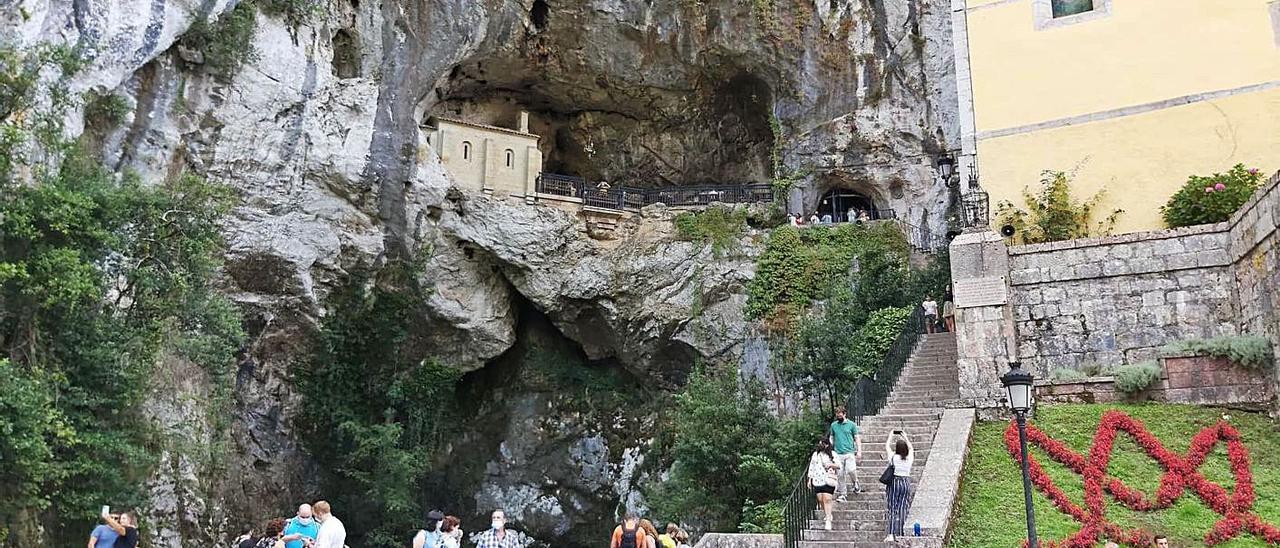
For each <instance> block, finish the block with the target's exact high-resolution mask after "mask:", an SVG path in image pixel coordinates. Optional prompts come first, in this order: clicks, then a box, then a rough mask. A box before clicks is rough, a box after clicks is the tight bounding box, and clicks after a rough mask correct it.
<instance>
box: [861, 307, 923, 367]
mask: <svg viewBox="0 0 1280 548" xmlns="http://www.w3.org/2000/svg"><path fill="white" fill-rule="evenodd" d="M911 310H912V307H910V306H903V307H897V308H881V309H880V310H877V311H875V312H872V313H871V315H870V316H869V317H867V322H866V323H864V324H863V325H862V329H860V330H858V336H857V337H856V338H855V339H854V343H853V355H852V356H851V357H850V360H849V365H848V367H847V370H848V372H849V373H850V375H851V376H853V378H855V379H856V378H860V377H865V376H868V375H870V374H871V373H873V372H874V371H875V370H876V369H878V368H879V367H880V364H881V362H883V361H884V356H885V354H887V353H888V352H889V349H890V348H892V347H893V343H894V342H896V341H897V340H898V335H900V334H902V328H903V327H905V326H906V325H907V319H908V318H910V317H911Z"/></svg>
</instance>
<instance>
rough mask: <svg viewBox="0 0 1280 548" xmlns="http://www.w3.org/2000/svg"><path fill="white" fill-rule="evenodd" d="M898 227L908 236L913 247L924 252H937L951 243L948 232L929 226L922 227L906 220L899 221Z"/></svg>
mask: <svg viewBox="0 0 1280 548" xmlns="http://www.w3.org/2000/svg"><path fill="white" fill-rule="evenodd" d="M898 227H899V228H901V229H902V233H903V234H904V235H906V237H907V243H909V244H911V249H914V250H916V251H920V252H923V253H936V252H938V251H940V250H941V249H942V248H944V247H947V245H948V244H950V243H951V241H950V238H948V237H947V235H946V234H939V233H937V232H933V231H932V230H929V229H927V228H921V227H918V226H916V225H913V224H911V223H908V222H906V221H901V220H899V221H898Z"/></svg>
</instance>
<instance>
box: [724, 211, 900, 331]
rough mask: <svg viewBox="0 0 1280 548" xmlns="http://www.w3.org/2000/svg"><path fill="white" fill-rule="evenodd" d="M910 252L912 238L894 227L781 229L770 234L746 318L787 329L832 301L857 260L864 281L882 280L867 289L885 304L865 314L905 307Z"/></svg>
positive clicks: (869, 296) (751, 288)
mask: <svg viewBox="0 0 1280 548" xmlns="http://www.w3.org/2000/svg"><path fill="white" fill-rule="evenodd" d="M908 253H909V247H908V245H907V240H906V238H905V237H904V236H903V235H902V232H901V231H899V230H898V229H897V228H896V227H894V226H892V225H890V224H888V223H877V224H872V225H854V224H842V225H838V226H835V227H821V226H819V227H813V228H806V229H798V228H795V227H791V226H783V227H779V228H777V229H775V230H774V231H773V232H772V233H770V234H769V241H768V242H767V243H766V245H765V250H764V253H762V254H761V255H760V259H759V260H758V261H757V264H756V275H755V277H754V278H752V280H751V283H750V284H749V285H748V286H747V304H746V315H747V317H748V318H749V319H768V320H774V321H775V322H777V323H779V324H782V325H787V324H788V323H789V318H793V317H795V316H797V315H799V313H800V312H803V311H804V310H805V309H807V308H808V306H809V304H810V303H811V302H812V301H813V300H815V299H821V298H823V297H827V296H829V295H830V294H831V293H832V292H833V290H834V289H835V287H836V286H838V285H840V282H843V281H845V280H848V278H849V277H848V273H849V271H850V269H851V267H852V266H853V264H854V259H855V258H856V259H858V262H859V269H860V271H859V276H860V277H862V278H863V279H865V280H871V278H872V277H875V278H877V279H875V280H872V281H869V282H867V283H865V284H863V285H865V286H867V293H866V295H865V296H866V298H867V299H870V300H875V301H879V302H878V303H877V304H876V305H875V306H864V307H862V310H864V311H871V310H875V309H877V308H883V307H884V306H899V305H901V304H902V302H901V299H902V295H903V293H904V290H905V289H904V288H905V287H906V283H905V280H904V279H903V278H905V276H906V257H907V256H908ZM863 272H866V273H867V274H863ZM872 273H874V274H872Z"/></svg>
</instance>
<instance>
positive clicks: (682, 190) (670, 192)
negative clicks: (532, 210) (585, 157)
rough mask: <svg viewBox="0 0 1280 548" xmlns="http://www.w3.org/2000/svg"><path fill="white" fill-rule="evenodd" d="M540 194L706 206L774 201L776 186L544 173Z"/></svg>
mask: <svg viewBox="0 0 1280 548" xmlns="http://www.w3.org/2000/svg"><path fill="white" fill-rule="evenodd" d="M534 188H535V190H536V191H537V192H538V193H539V194H552V195H555V196H566V197H570V198H579V199H581V200H582V203H583V205H588V206H591V207H601V208H607V209H640V208H642V207H644V206H647V205H650V204H657V203H661V204H666V205H668V206H705V205H710V204H713V203H716V202H720V203H725V204H748V203H756V202H771V201H773V185H769V184H763V183H751V184H743V185H694V186H682V187H672V188H636V187H629V186H610V185H602V184H594V185H593V184H591V183H588V182H587V180H586V179H583V178H582V177H574V176H572V175H560V174H558V173H543V174H540V175H539V176H538V180H537V183H536V184H535V186H534Z"/></svg>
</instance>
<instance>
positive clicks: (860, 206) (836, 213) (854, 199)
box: [818, 188, 885, 223]
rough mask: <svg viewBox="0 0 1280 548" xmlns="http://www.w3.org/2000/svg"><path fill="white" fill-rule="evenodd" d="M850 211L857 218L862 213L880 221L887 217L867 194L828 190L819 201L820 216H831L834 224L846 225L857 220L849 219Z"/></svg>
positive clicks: (837, 189) (838, 189) (835, 189)
mask: <svg viewBox="0 0 1280 548" xmlns="http://www.w3.org/2000/svg"><path fill="white" fill-rule="evenodd" d="M850 211H853V215H854V216H855V217H856V216H858V215H859V214H860V213H862V212H866V215H867V217H868V218H869V219H880V218H882V217H884V216H885V215H883V214H882V212H881V210H880V209H879V208H877V207H876V203H875V200H872V199H871V198H870V197H869V196H867V195H865V194H862V193H860V192H857V191H855V190H849V189H847V188H833V189H831V190H828V191H827V193H826V194H823V195H822V198H821V199H819V200H818V216H819V217H822V216H825V215H830V216H831V220H832V221H833V222H837V223H845V222H850V221H853V220H856V219H850V218H849V212H850Z"/></svg>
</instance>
